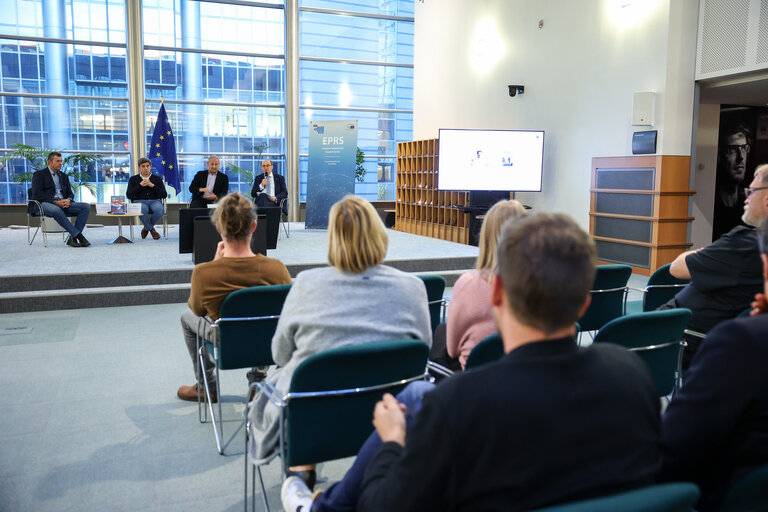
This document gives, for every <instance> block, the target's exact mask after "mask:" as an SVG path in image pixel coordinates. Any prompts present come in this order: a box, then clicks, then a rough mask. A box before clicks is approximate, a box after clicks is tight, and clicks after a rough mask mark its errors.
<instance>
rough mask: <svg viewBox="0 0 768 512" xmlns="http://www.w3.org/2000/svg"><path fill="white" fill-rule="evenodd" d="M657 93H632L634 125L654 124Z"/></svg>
mask: <svg viewBox="0 0 768 512" xmlns="http://www.w3.org/2000/svg"><path fill="white" fill-rule="evenodd" d="M655 96H656V95H655V94H654V93H652V92H636V93H634V94H633V95H632V125H633V126H653V104H654V97H655Z"/></svg>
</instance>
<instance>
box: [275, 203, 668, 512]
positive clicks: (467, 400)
mask: <svg viewBox="0 0 768 512" xmlns="http://www.w3.org/2000/svg"><path fill="white" fill-rule="evenodd" d="M496 261H497V270H496V272H497V273H496V274H495V275H494V276H493V281H492V284H491V290H492V291H491V303H492V306H493V312H494V317H495V320H496V324H497V326H498V327H499V332H500V334H501V337H502V340H503V344H504V351H505V353H506V355H505V356H504V357H503V358H502V359H500V360H499V361H497V362H495V363H491V364H489V365H487V366H485V367H482V368H479V369H477V370H474V371H471V372H467V373H464V374H459V375H454V376H452V377H450V378H448V379H446V380H444V381H443V382H441V383H440V385H439V386H437V387H434V389H432V390H431V391H429V392H427V393H421V394H422V395H423V397H422V405H421V409H420V410H419V411H418V412H416V413H415V417H414V419H413V421H412V423H408V426H407V431H406V423H407V420H406V414H412V413H413V411H412V410H411V408H410V407H409V404H407V403H405V404H404V403H399V402H398V400H396V399H395V398H394V397H393V396H392V395H389V394H387V395H384V397H383V400H382V401H381V402H379V403H378V404H377V405H376V409H375V411H374V420H373V423H374V426H375V427H376V432H377V433H378V436H374V437H372V438H369V440H368V441H366V443H365V445H364V446H363V448H362V449H361V451H360V452H359V454H358V458H357V460H356V461H355V463H354V465H353V466H352V468H351V469H350V470H349V472H348V473H347V475H345V477H344V479H343V480H342V481H341V482H340V483H339V484H336V485H335V486H334V487H332V488H330V489H328V491H326V493H324V494H322V495H320V496H319V497H318V498H317V500H316V501H314V503H312V495H311V493H309V490H308V488H307V487H306V485H305V484H304V482H303V481H302V480H301V479H300V478H299V477H298V476H291V477H289V478H287V479H286V481H285V483H284V485H283V492H282V496H283V506H284V507H285V510H288V511H290V512H296V511H297V510H298V509H299V507H303V508H301V510H302V511H303V512H306V511H308V510H309V509H310V506H311V509H312V511H314V512H322V511H327V510H334V511H340V510H354V509H355V507H356V509H357V510H362V511H368V510H382V511H384V510H386V511H391V510H398V511H423V510H454V511H461V510H505V511H518V510H520V511H522V510H531V509H534V508H538V507H545V506H549V505H553V504H556V503H562V502H566V501H571V500H580V499H587V498H592V497H597V496H602V495H606V494H611V493H617V492H622V491H626V490H630V489H634V488H638V487H642V486H645V485H649V484H652V483H653V482H654V480H655V477H656V474H657V472H658V470H659V468H660V465H661V454H660V452H659V435H660V432H659V429H660V425H659V401H658V398H657V392H656V387H655V385H654V383H653V381H652V379H651V375H650V373H649V371H648V369H647V367H646V366H645V364H644V363H643V362H642V361H641V360H640V359H639V358H638V357H637V356H636V355H635V354H633V353H632V352H629V351H627V350H626V349H624V348H622V347H618V346H616V345H611V344H607V343H604V344H599V345H598V344H596V345H592V346H590V347H586V348H580V347H578V346H577V345H576V341H575V334H576V331H575V327H574V322H575V321H576V320H577V319H578V318H579V317H580V316H581V315H582V314H583V313H584V311H586V308H587V307H588V306H589V302H590V295H589V292H590V288H591V287H592V281H593V279H594V275H595V246H594V243H593V242H592V240H591V239H590V238H589V236H588V235H587V234H586V233H585V232H584V231H583V230H582V229H581V228H579V227H578V226H577V225H576V223H575V222H573V220H571V219H570V218H569V217H567V216H565V215H553V214H539V215H535V216H532V217H528V218H525V217H519V218H516V219H513V220H511V221H509V222H507V223H506V224H505V226H504V228H503V229H502V234H501V238H500V240H499V243H498V247H497V259H496ZM415 384H416V386H418V387H419V388H421V389H424V388H427V389H428V388H429V387H430V386H429V385H427V384H425V383H422V382H418V383H415ZM412 387H413V385H412V386H409V387H407V388H406V389H405V391H404V392H403V393H401V394H400V395H398V396H400V397H402V396H403V395H404V394H406V395H407V394H408V393H409V390H411V389H412ZM411 394H412V393H411ZM410 398H413V397H409V399H410ZM404 410H405V412H404ZM379 437H380V439H379ZM406 439H407V443H406ZM361 473H364V477H363V476H361Z"/></svg>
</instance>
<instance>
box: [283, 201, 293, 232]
mask: <svg viewBox="0 0 768 512" xmlns="http://www.w3.org/2000/svg"><path fill="white" fill-rule="evenodd" d="M286 201H287V199H281V200H280V224H282V225H283V232H284V233H285V238H291V226H290V223H289V222H288V214H287V213H285V212H284V211H283V206H284V205H285V202H286Z"/></svg>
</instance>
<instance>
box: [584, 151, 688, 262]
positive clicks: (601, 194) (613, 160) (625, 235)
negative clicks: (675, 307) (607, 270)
mask: <svg viewBox="0 0 768 512" xmlns="http://www.w3.org/2000/svg"><path fill="white" fill-rule="evenodd" d="M690 163H691V158H690V157H688V156H629V157H606V158H593V159H592V186H591V188H590V211H589V233H590V235H592V236H593V238H594V239H595V243H596V244H597V257H598V261H599V263H600V264H608V263H625V264H628V265H630V266H631V267H632V270H633V271H634V272H636V273H638V274H642V275H650V274H651V273H652V272H653V271H654V270H656V269H657V268H659V267H661V266H662V265H665V264H667V263H670V262H672V261H673V260H674V259H675V258H676V257H677V255H678V254H680V253H682V252H683V251H685V250H687V249H688V248H689V247H690V246H691V244H690V243H689V242H688V241H687V235H688V225H689V224H690V223H691V222H692V221H693V220H694V219H693V217H689V216H688V202H689V199H690V196H692V195H693V194H695V192H694V191H692V190H689V183H690V181H689V179H690Z"/></svg>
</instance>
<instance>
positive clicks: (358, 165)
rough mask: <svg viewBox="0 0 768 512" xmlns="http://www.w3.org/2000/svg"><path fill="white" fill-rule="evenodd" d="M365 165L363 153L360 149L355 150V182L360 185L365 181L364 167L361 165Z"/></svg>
mask: <svg viewBox="0 0 768 512" xmlns="http://www.w3.org/2000/svg"><path fill="white" fill-rule="evenodd" d="M364 163H365V153H364V152H363V150H362V149H360V148H357V155H356V156H355V180H357V181H359V182H360V183H362V182H363V180H364V179H365V173H366V170H365V167H363V164H364Z"/></svg>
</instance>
